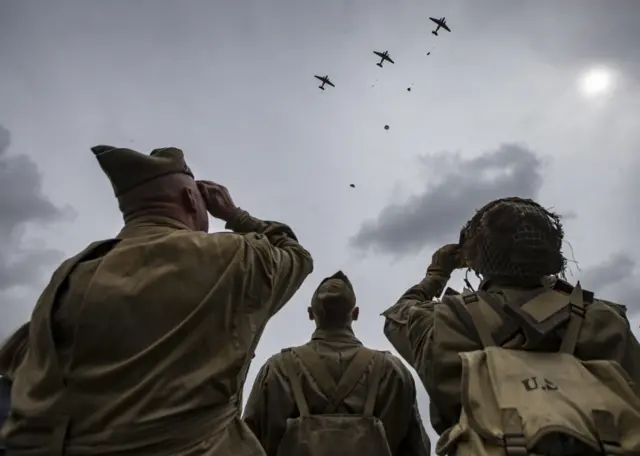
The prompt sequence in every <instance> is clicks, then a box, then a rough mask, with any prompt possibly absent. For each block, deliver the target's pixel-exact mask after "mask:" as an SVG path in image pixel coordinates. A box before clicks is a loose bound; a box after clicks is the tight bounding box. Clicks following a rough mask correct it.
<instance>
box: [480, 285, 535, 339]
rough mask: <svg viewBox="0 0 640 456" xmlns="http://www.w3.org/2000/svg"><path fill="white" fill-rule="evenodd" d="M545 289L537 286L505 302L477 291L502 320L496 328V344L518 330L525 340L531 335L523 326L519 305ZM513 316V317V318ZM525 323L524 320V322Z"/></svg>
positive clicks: (510, 337) (482, 291)
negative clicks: (524, 336)
mask: <svg viewBox="0 0 640 456" xmlns="http://www.w3.org/2000/svg"><path fill="white" fill-rule="evenodd" d="M544 291H546V290H545V289H544V288H538V289H535V290H532V291H531V292H530V293H524V294H523V295H521V296H519V297H517V298H516V299H513V300H511V301H508V302H505V303H504V304H502V303H501V302H500V301H498V300H497V299H496V298H495V297H494V296H492V295H491V294H489V293H487V292H486V291H484V290H480V291H478V296H479V297H480V298H481V299H482V300H483V301H484V302H486V303H487V304H489V306H491V308H492V309H493V311H494V312H495V313H496V314H498V316H499V317H500V319H501V320H502V322H503V323H502V326H500V328H498V330H497V333H496V337H495V339H496V343H497V344H498V345H500V346H501V345H503V344H505V343H506V342H508V341H509V340H511V339H512V338H513V337H514V336H515V335H516V334H517V333H518V332H521V331H522V332H523V333H524V334H525V335H526V336H527V340H529V338H530V337H531V332H530V331H528V330H527V329H528V328H526V326H525V327H523V324H522V323H523V318H522V317H523V315H522V314H523V313H522V312H521V310H520V309H521V307H522V306H523V305H525V304H526V303H527V302H529V301H531V300H532V299H535V298H536V297H538V296H539V295H540V294H542V293H543V292H544ZM514 316H515V318H514ZM525 323H526V322H525Z"/></svg>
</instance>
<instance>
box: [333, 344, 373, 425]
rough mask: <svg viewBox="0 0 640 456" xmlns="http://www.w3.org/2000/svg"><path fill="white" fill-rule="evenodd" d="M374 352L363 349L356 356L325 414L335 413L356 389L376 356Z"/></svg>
mask: <svg viewBox="0 0 640 456" xmlns="http://www.w3.org/2000/svg"><path fill="white" fill-rule="evenodd" d="M375 353H376V352H374V351H373V350H369V349H368V348H365V347H362V348H360V349H359V350H358V352H357V353H356V355H355V356H354V357H353V359H352V360H351V363H349V367H347V370H346V371H345V372H344V374H343V376H342V378H341V379H340V382H339V383H338V386H337V388H336V391H335V395H334V396H333V397H329V406H328V407H327V409H326V410H325V413H334V412H335V411H336V410H337V409H338V407H339V406H340V404H342V402H343V401H344V399H345V398H346V397H347V396H348V395H349V393H351V391H353V389H354V388H355V387H356V385H357V384H358V382H359V381H360V379H361V378H362V376H363V374H364V373H365V371H366V370H367V367H369V363H370V362H371V360H372V359H373V357H374V356H375Z"/></svg>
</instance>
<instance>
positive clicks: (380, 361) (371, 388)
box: [362, 352, 386, 418]
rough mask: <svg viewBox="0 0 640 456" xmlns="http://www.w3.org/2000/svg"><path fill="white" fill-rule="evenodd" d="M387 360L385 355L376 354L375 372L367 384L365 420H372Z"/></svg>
mask: <svg viewBox="0 0 640 456" xmlns="http://www.w3.org/2000/svg"><path fill="white" fill-rule="evenodd" d="M385 359H386V354H385V353H381V352H374V356H373V370H372V371H371V373H370V374H369V381H368V382H367V383H368V384H367V399H366V400H365V403H364V412H363V413H362V416H363V417H364V418H371V417H372V416H373V411H374V408H375V405H376V398H377V397H378V390H379V389H380V382H381V381H382V373H383V371H382V370H383V368H384V364H385V363H384V362H385Z"/></svg>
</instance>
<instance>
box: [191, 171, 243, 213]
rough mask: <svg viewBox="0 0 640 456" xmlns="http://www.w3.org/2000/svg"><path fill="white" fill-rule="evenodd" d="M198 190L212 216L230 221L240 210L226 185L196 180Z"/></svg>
mask: <svg viewBox="0 0 640 456" xmlns="http://www.w3.org/2000/svg"><path fill="white" fill-rule="evenodd" d="M196 184H197V185H198V190H200V193H201V194H202V197H203V198H204V201H205V203H206V205H207V211H208V212H209V214H211V216H212V217H215V218H217V219H220V220H223V221H225V222H228V221H229V220H231V218H232V217H233V215H234V214H235V213H236V211H237V210H238V207H237V206H236V205H235V203H234V202H233V199H232V198H231V195H230V194H229V190H227V188H226V187H225V186H224V185H220V184H216V183H215V182H211V181H205V180H199V181H196Z"/></svg>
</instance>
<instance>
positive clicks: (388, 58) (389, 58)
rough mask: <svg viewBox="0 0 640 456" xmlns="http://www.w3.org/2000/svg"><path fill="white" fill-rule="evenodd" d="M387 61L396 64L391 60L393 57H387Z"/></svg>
mask: <svg viewBox="0 0 640 456" xmlns="http://www.w3.org/2000/svg"><path fill="white" fill-rule="evenodd" d="M385 60H388V61H389V62H391V63H396V62H394V61H393V60H391V57H389V56H387V57H385Z"/></svg>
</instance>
